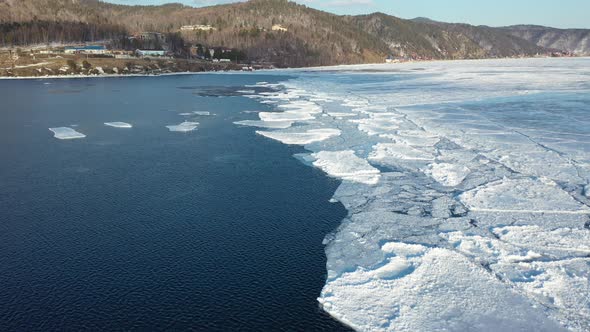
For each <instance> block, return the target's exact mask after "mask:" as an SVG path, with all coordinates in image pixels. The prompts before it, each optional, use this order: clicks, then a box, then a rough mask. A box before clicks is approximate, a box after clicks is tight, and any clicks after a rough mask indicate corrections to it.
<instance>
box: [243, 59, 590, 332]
mask: <svg viewBox="0 0 590 332" xmlns="http://www.w3.org/2000/svg"><path fill="white" fill-rule="evenodd" d="M277 73H280V74H281V75H282V74H284V73H285V71H279V72H277ZM286 73H287V74H289V76H291V77H294V78H290V79H288V80H286V81H284V82H281V83H279V84H268V83H264V82H263V83H260V84H259V85H256V86H257V87H260V86H262V87H266V86H268V87H272V88H273V89H275V91H267V92H263V93H258V94H253V95H252V98H253V99H256V100H257V101H259V102H261V103H263V104H266V105H267V107H272V108H273V111H268V112H260V113H259V118H260V120H247V121H246V122H237V123H238V124H243V125H253V126H260V127H263V128H267V130H264V131H257V133H258V134H260V135H263V136H266V137H268V138H272V139H275V140H278V141H280V142H283V143H285V144H299V145H305V148H306V149H307V150H309V151H310V153H309V154H305V155H301V156H298V158H299V159H300V160H302V161H304V162H305V163H306V164H308V165H310V166H313V167H317V168H319V169H321V170H322V171H324V172H325V173H326V174H327V175H329V176H332V177H335V178H338V179H341V180H342V183H341V185H340V186H339V188H338V190H337V191H336V193H335V194H334V197H333V199H332V200H331V201H333V202H340V203H341V204H343V205H344V206H345V207H346V209H347V210H348V211H349V215H348V217H347V218H345V219H344V220H343V222H342V224H341V226H340V227H339V228H338V229H337V230H336V231H335V232H334V233H331V234H329V235H328V236H327V237H326V239H325V241H324V243H325V245H326V255H327V270H328V274H327V276H328V277H327V280H326V285H325V287H324V289H323V290H322V293H321V295H320V296H319V298H318V301H319V302H320V304H321V305H322V307H323V308H324V309H325V310H326V311H327V312H328V313H330V314H331V315H332V316H334V317H335V318H337V319H339V320H341V321H342V322H344V323H346V324H348V325H350V326H351V327H353V328H355V329H357V330H359V331H561V330H570V331H577V332H585V331H590V207H589V205H590V184H589V183H590V140H589V139H588V138H589V137H590V117H589V116H588V115H589V113H590V83H589V81H588V77H590V59H522V60H506V59H503V60H482V61H445V62H424V63H407V64H396V65H358V66H341V67H327V68H315V69H306V70H305V71H300V70H286Z"/></svg>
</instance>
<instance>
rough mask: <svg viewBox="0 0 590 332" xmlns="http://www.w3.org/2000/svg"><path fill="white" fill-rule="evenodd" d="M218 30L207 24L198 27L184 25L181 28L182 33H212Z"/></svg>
mask: <svg viewBox="0 0 590 332" xmlns="http://www.w3.org/2000/svg"><path fill="white" fill-rule="evenodd" d="M211 30H216V29H215V28H214V27H212V26H210V25H208V24H207V25H205V24H197V25H183V26H181V27H180V31H211Z"/></svg>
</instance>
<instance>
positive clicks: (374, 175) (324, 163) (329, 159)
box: [312, 150, 380, 184]
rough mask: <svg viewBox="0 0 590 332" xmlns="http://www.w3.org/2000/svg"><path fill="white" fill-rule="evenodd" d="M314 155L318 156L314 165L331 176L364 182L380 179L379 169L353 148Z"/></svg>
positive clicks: (370, 182)
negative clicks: (359, 155)
mask: <svg viewBox="0 0 590 332" xmlns="http://www.w3.org/2000/svg"><path fill="white" fill-rule="evenodd" d="M312 156H313V157H314V158H316V161H314V162H313V165H314V166H316V167H318V168H320V169H322V170H323V171H324V172H326V173H328V175H330V176H333V177H337V178H341V179H343V180H347V181H353V182H360V183H364V184H376V183H377V182H378V181H379V177H380V172H379V170H378V169H376V168H375V167H373V166H371V165H370V164H369V163H368V162H367V161H366V160H365V159H362V158H359V157H358V156H356V154H355V153H354V151H352V150H346V151H320V152H317V153H314V154H312Z"/></svg>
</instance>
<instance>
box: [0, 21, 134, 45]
mask: <svg viewBox="0 0 590 332" xmlns="http://www.w3.org/2000/svg"><path fill="white" fill-rule="evenodd" d="M126 35H127V31H126V29H125V28H124V27H121V26H118V25H114V24H108V23H107V24H95V23H82V22H49V21H32V22H14V23H0V45H1V46H3V47H11V46H22V45H33V44H47V43H71V42H93V41H98V40H105V39H119V38H121V37H124V36H126Z"/></svg>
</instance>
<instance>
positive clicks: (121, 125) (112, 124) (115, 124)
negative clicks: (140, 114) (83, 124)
mask: <svg viewBox="0 0 590 332" xmlns="http://www.w3.org/2000/svg"><path fill="white" fill-rule="evenodd" d="M104 125H105V126H108V127H115V128H133V125H132V124H130V123H127V122H119V121H116V122H105V123H104Z"/></svg>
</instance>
